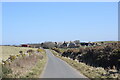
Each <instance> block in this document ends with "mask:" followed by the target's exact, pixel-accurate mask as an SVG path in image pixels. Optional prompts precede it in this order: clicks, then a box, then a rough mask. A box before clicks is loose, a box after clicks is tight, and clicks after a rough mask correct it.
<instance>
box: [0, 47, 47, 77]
mask: <svg viewBox="0 0 120 80" xmlns="http://www.w3.org/2000/svg"><path fill="white" fill-rule="evenodd" d="M0 49H1V53H0V54H1V55H2V56H0V58H1V60H3V61H2V72H1V71H0V78H1V77H2V78H39V77H40V74H41V73H42V71H43V68H44V66H45V64H46V60H47V57H46V53H45V51H44V50H43V49H37V48H27V47H13V46H0ZM20 51H22V53H21V54H19V52H20ZM28 51H29V52H28ZM10 55H12V56H10ZM8 58H9V59H10V60H9V59H8ZM0 70H1V69H0ZM1 75H2V76H1Z"/></svg>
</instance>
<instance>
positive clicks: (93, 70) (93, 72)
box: [51, 50, 119, 79]
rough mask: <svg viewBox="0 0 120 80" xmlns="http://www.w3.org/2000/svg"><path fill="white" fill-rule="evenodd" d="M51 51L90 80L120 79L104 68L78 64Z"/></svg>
mask: <svg viewBox="0 0 120 80" xmlns="http://www.w3.org/2000/svg"><path fill="white" fill-rule="evenodd" d="M51 51H52V53H53V54H54V55H55V56H56V57H58V58H60V59H62V60H64V61H66V62H67V63H68V64H69V65H71V66H72V67H74V68H75V69H77V70H78V71H79V72H80V73H82V74H83V75H85V76H86V77H88V78H91V79H95V78H97V79H98V78H119V77H115V76H113V75H111V74H109V73H108V72H107V71H106V70H104V68H102V67H92V66H89V65H86V64H85V63H82V62H77V61H74V60H71V59H68V58H66V57H61V56H60V55H59V54H58V53H57V52H55V51H53V50H51Z"/></svg>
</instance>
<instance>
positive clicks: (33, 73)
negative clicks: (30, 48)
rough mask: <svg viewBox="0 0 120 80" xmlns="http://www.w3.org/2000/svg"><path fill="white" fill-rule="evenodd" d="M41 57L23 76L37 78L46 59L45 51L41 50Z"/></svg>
mask: <svg viewBox="0 0 120 80" xmlns="http://www.w3.org/2000/svg"><path fill="white" fill-rule="evenodd" d="M42 55H43V57H44V58H43V59H42V60H41V61H38V62H37V64H36V65H35V66H34V67H33V68H32V69H31V70H30V71H29V72H28V73H27V75H26V76H24V78H39V77H40V75H41V73H42V71H43V69H44V67H45V64H46V61H47V56H46V53H45V52H42Z"/></svg>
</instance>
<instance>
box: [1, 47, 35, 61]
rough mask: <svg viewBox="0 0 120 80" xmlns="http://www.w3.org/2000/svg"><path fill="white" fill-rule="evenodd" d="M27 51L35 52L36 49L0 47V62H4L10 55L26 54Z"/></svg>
mask: <svg viewBox="0 0 120 80" xmlns="http://www.w3.org/2000/svg"><path fill="white" fill-rule="evenodd" d="M29 49H32V50H37V48H27V47H13V46H0V61H1V60H6V59H7V58H8V57H9V56H10V55H17V54H19V51H23V52H26V51H27V50H29Z"/></svg>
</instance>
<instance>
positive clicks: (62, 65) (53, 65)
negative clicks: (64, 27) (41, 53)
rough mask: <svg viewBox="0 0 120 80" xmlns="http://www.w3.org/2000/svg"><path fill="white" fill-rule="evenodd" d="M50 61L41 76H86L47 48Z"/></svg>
mask: <svg viewBox="0 0 120 80" xmlns="http://www.w3.org/2000/svg"><path fill="white" fill-rule="evenodd" d="M46 54H47V56H48V61H47V64H46V67H45V70H44V71H43V73H42V75H41V78H86V77H85V76H83V75H82V74H80V72H78V71H77V70H76V69H74V68H72V67H71V66H70V65H68V64H67V63H66V62H65V61H63V60H61V59H59V58H57V57H55V56H54V55H53V54H52V52H51V51H50V50H46Z"/></svg>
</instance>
